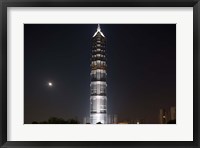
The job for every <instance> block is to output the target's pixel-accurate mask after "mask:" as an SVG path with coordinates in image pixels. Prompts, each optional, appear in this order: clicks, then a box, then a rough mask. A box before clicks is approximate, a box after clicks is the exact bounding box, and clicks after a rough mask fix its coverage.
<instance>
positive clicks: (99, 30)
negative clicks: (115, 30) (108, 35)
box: [93, 24, 105, 37]
mask: <svg viewBox="0 0 200 148" xmlns="http://www.w3.org/2000/svg"><path fill="white" fill-rule="evenodd" d="M98 32H99V33H100V34H101V35H102V36H103V37H105V36H104V34H103V33H102V32H101V27H100V24H98V25H97V31H96V32H95V33H94V35H93V37H94V36H96V34H97V33H98Z"/></svg>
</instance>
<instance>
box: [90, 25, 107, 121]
mask: <svg viewBox="0 0 200 148" xmlns="http://www.w3.org/2000/svg"><path fill="white" fill-rule="evenodd" d="M105 46H106V38H105V36H104V34H103V33H102V32H101V28H100V25H98V27H97V31H96V32H95V34H94V35H93V37H92V51H91V65H90V66H91V73H90V78H91V82H90V123H91V124H97V123H102V124H105V123H107V90H106V88H107V83H106V76H107V73H106V68H107V65H106V47H105Z"/></svg>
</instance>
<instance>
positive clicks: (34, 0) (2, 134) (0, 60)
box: [0, 0, 200, 148]
mask: <svg viewBox="0 0 200 148" xmlns="http://www.w3.org/2000/svg"><path fill="white" fill-rule="evenodd" d="M199 1H200V0H124V1H123V0H96V1H94V0H26V1H24V0H0V20H1V21H0V22H1V23H0V32H1V34H0V47H1V48H0V82H1V83H0V106H1V107H0V108H1V109H0V146H1V147H2V148H3V147H5V148H8V147H16V148H17V147H37V148H39V147H44V146H45V147H50V146H51V147H82V146H90V147H99V146H100V147H116V146H117V147H125V146H129V147H141V148H142V147H165V148H175V147H184V148H197V147H200V136H199V133H200V128H199V124H200V117H199V115H200V109H199V108H198V107H200V103H199V93H198V92H200V90H199V84H200V79H199V76H198V75H199V74H200V64H199V63H200V52H199V50H200V2H199ZM7 7H193V137H194V140H193V141H127V142H126V141H116V142H113V141H66V142H64V141H57V142H55V141H7Z"/></svg>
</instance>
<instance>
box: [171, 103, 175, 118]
mask: <svg viewBox="0 0 200 148" xmlns="http://www.w3.org/2000/svg"><path fill="white" fill-rule="evenodd" d="M170 120H176V107H174V106H173V107H171V108H170Z"/></svg>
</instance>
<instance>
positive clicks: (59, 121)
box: [32, 117, 80, 124]
mask: <svg viewBox="0 0 200 148" xmlns="http://www.w3.org/2000/svg"><path fill="white" fill-rule="evenodd" d="M32 124H80V122H79V121H78V120H76V119H68V120H64V119H63V118H57V117H51V118H49V119H48V120H47V121H41V122H38V121H33V122H32Z"/></svg>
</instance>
